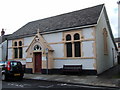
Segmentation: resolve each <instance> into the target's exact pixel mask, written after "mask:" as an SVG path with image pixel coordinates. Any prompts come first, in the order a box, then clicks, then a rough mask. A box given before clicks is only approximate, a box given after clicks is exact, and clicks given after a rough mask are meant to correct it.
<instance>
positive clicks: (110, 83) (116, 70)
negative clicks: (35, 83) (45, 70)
mask: <svg viewBox="0 0 120 90" xmlns="http://www.w3.org/2000/svg"><path fill="white" fill-rule="evenodd" d="M24 78H25V79H35V80H47V81H57V82H64V83H72V84H80V85H81V84H82V85H94V86H105V87H113V88H114V87H115V88H120V65H117V66H115V67H113V68H111V69H109V70H107V71H105V72H104V73H102V74H100V75H55V74H54V75H46V74H25V75H24Z"/></svg>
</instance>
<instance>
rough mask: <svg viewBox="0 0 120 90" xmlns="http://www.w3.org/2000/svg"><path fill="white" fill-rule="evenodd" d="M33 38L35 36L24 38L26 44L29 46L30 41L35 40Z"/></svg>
mask: <svg viewBox="0 0 120 90" xmlns="http://www.w3.org/2000/svg"><path fill="white" fill-rule="evenodd" d="M33 39H34V36H33V37H26V38H24V46H29V45H30V43H31V42H32V41H33Z"/></svg>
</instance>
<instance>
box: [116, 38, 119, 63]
mask: <svg viewBox="0 0 120 90" xmlns="http://www.w3.org/2000/svg"><path fill="white" fill-rule="evenodd" d="M115 42H116V45H117V47H118V63H119V64H120V37H118V38H115Z"/></svg>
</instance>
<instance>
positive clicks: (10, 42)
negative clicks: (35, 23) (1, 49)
mask: <svg viewBox="0 0 120 90" xmlns="http://www.w3.org/2000/svg"><path fill="white" fill-rule="evenodd" d="M10 47H12V40H8V48H10Z"/></svg>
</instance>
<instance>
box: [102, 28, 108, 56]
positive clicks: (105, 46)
mask: <svg viewBox="0 0 120 90" xmlns="http://www.w3.org/2000/svg"><path fill="white" fill-rule="evenodd" d="M107 37H108V33H107V30H106V28H104V29H103V41H104V54H108V43H107Z"/></svg>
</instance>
